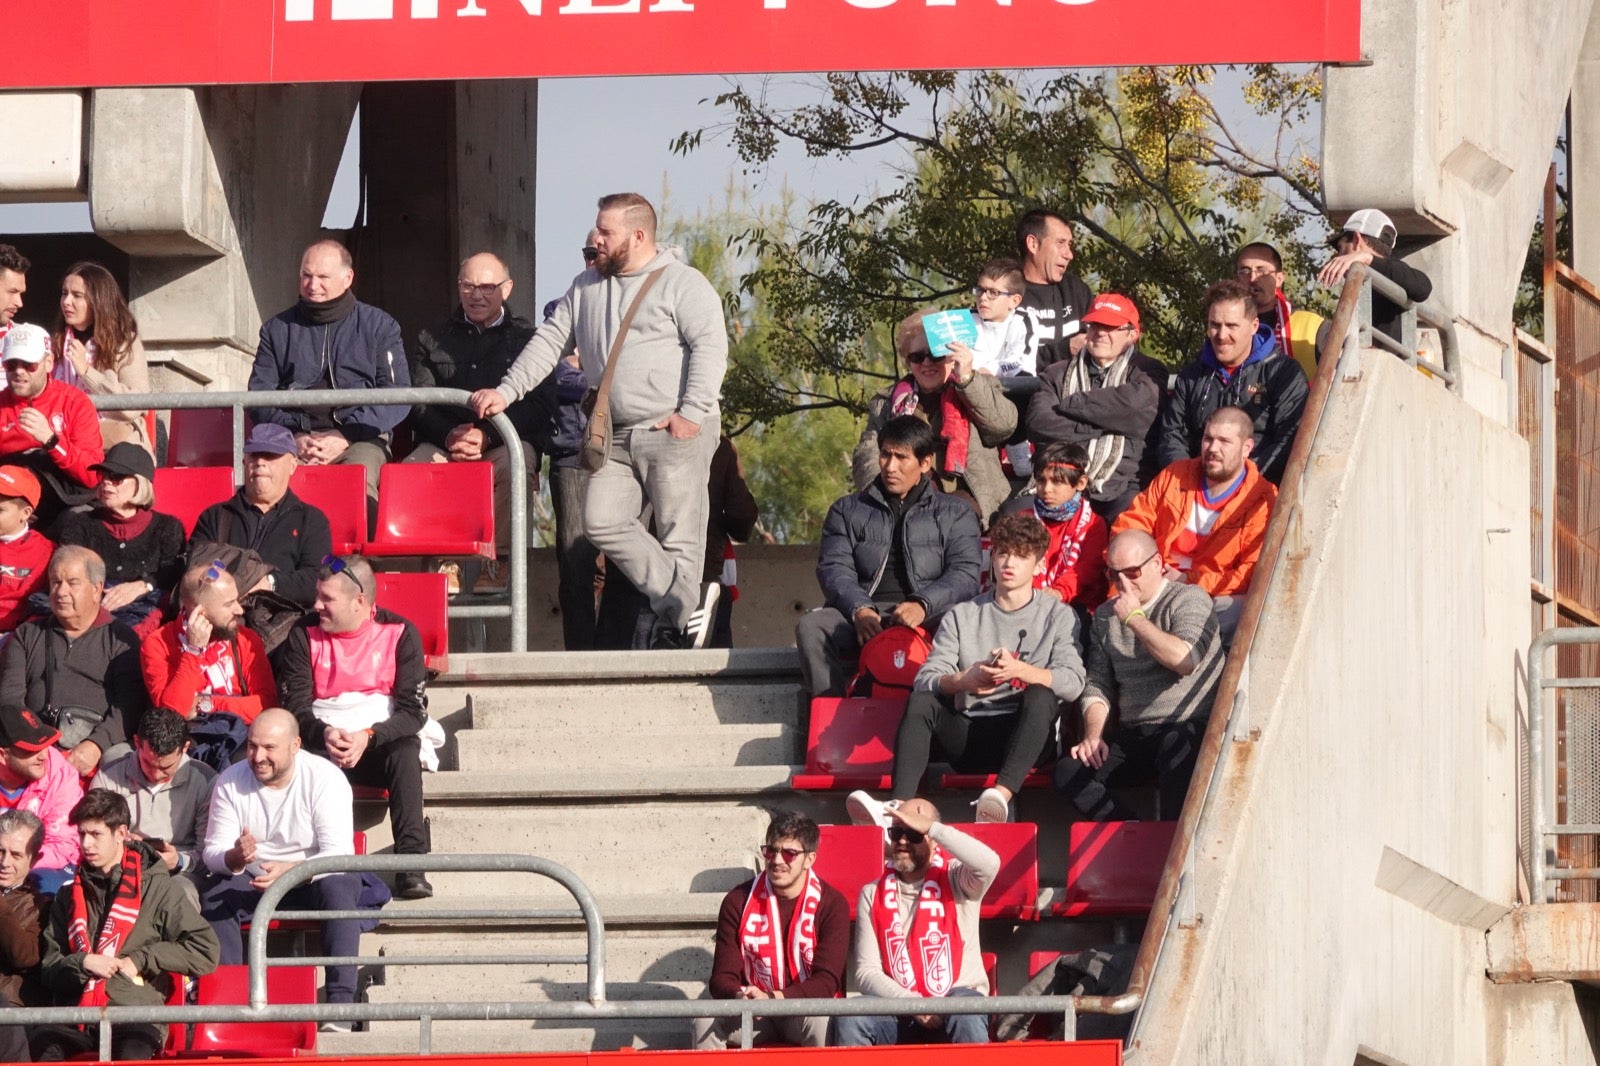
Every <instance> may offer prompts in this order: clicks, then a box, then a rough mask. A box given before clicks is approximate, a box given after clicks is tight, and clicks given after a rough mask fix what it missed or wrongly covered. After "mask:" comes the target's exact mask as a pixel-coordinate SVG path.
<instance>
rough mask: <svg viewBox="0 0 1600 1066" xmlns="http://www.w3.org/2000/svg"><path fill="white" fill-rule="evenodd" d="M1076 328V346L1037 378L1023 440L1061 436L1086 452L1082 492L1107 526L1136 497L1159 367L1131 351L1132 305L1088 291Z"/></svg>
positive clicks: (1135, 348) (1161, 375) (1038, 444)
mask: <svg viewBox="0 0 1600 1066" xmlns="http://www.w3.org/2000/svg"><path fill="white" fill-rule="evenodd" d="M1083 325H1084V329H1085V342H1084V345H1083V348H1082V349H1081V350H1080V351H1078V352H1077V353H1076V354H1073V355H1070V356H1068V357H1067V358H1066V359H1063V360H1062V361H1061V362H1059V363H1054V364H1052V365H1051V366H1050V367H1049V368H1048V369H1046V370H1045V371H1044V372H1043V373H1042V374H1041V375H1040V380H1039V391H1038V392H1036V393H1034V394H1033V399H1032V400H1030V401H1029V402H1028V439H1029V440H1030V441H1032V442H1033V445H1034V447H1035V448H1042V447H1044V446H1045V445H1046V444H1049V443H1051V442H1053V441H1061V442H1063V443H1066V444H1081V445H1083V446H1084V448H1086V449H1087V450H1088V452H1089V469H1088V471H1086V473H1087V474H1088V477H1089V488H1088V492H1087V495H1088V497H1089V502H1090V503H1091V504H1093V505H1094V512H1095V514H1098V515H1100V516H1101V517H1102V518H1104V519H1105V520H1106V522H1107V523H1108V524H1109V523H1111V522H1115V521H1116V519H1117V515H1119V514H1121V513H1122V512H1123V510H1124V509H1125V508H1127V506H1128V504H1129V502H1130V501H1132V499H1133V498H1134V496H1136V495H1138V492H1139V469H1140V465H1141V463H1142V460H1143V458H1144V454H1145V441H1146V438H1147V437H1148V436H1149V435H1150V429H1151V427H1152V426H1154V425H1155V422H1156V415H1157V413H1158V412H1159V410H1160V407H1161V393H1162V391H1163V390H1162V384H1163V382H1165V381H1166V376H1167V372H1166V370H1165V368H1163V367H1162V366H1161V364H1160V363H1158V362H1156V361H1155V360H1154V359H1151V358H1150V357H1149V356H1147V355H1145V354H1144V353H1143V352H1141V351H1139V308H1138V306H1137V305H1136V304H1135V303H1134V302H1133V301H1132V300H1130V299H1128V298H1127V297H1126V296H1122V295H1119V294H1117V293H1105V294H1103V295H1100V296H1096V297H1095V298H1094V300H1093V302H1092V303H1090V305H1089V310H1088V311H1087V312H1085V313H1084V316H1083Z"/></svg>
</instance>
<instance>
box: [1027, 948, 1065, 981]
mask: <svg viewBox="0 0 1600 1066" xmlns="http://www.w3.org/2000/svg"><path fill="white" fill-rule="evenodd" d="M1060 957H1061V952H1059V951H1032V952H1029V953H1028V979H1029V980H1030V981H1031V980H1032V979H1033V978H1035V977H1038V976H1039V971H1040V970H1042V969H1044V968H1045V967H1046V966H1049V965H1050V964H1051V963H1052V962H1055V961H1056V960H1057V959H1059V958H1060Z"/></svg>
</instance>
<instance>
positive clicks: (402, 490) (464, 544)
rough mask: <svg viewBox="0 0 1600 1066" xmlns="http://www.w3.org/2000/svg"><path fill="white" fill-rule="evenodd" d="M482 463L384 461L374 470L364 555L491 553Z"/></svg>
mask: <svg viewBox="0 0 1600 1066" xmlns="http://www.w3.org/2000/svg"><path fill="white" fill-rule="evenodd" d="M494 553H495V550H494V480H493V477H492V474H491V471H490V466H489V464H488V463H387V464H385V465H384V467H383V470H382V471H381V472H380V473H379V474H378V528H377V534H376V535H375V536H374V537H373V538H372V539H371V540H370V541H368V542H367V551H366V554H368V555H384V556H393V555H482V556H484V557H486V558H493V557H494Z"/></svg>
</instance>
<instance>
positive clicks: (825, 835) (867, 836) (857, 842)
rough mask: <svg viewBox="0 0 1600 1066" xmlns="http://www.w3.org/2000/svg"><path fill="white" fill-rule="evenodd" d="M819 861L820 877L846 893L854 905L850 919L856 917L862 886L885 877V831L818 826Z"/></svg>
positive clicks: (818, 870)
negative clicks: (882, 876) (857, 902)
mask: <svg viewBox="0 0 1600 1066" xmlns="http://www.w3.org/2000/svg"><path fill="white" fill-rule="evenodd" d="M817 828H818V829H819V830H820V831H821V834H820V840H819V841H818V843H817V861H816V862H815V863H814V864H812V867H811V868H812V869H813V870H815V871H816V874H817V876H818V877H820V878H822V879H823V880H824V881H826V882H827V883H828V884H830V885H832V886H833V887H834V888H837V889H838V890H839V891H840V892H842V893H844V898H845V899H846V900H848V901H849V903H850V917H851V918H852V919H853V918H855V916H856V899H857V897H859V896H860V895H861V886H863V885H865V884H866V883H867V882H868V881H875V880H877V879H878V877H880V876H881V875H882V874H883V830H882V829H880V828H878V827H877V826H875V825H823V826H818V827H817Z"/></svg>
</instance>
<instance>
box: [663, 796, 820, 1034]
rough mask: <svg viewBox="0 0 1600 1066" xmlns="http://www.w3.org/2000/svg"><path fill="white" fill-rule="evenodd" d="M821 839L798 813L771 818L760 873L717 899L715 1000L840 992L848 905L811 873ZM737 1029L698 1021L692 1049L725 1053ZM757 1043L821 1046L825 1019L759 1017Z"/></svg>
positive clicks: (725, 1021)
mask: <svg viewBox="0 0 1600 1066" xmlns="http://www.w3.org/2000/svg"><path fill="white" fill-rule="evenodd" d="M820 839H821V833H820V832H819V831H818V830H817V823H816V822H813V821H812V820H811V819H810V818H808V817H806V816H805V815H803V814H801V813H799V812H798V811H779V812H777V813H776V814H774V815H773V816H772V821H771V822H769V823H768V825H767V842H766V844H765V845H764V846H763V847H762V848H761V858H762V861H763V862H764V863H765V864H766V870H765V872H764V873H762V874H761V875H760V876H758V877H756V878H755V879H754V880H751V881H746V882H745V883H744V884H742V885H740V886H739V887H737V888H735V889H733V890H732V891H731V892H729V893H728V894H727V895H726V896H724V897H723V900H722V910H721V911H720V912H719V914H718V916H717V947H716V954H715V955H714V956H713V958H712V962H711V996H712V998H713V999H831V998H832V997H833V996H834V994H835V993H837V992H839V991H840V990H841V989H843V988H844V964H845V956H846V954H848V952H849V944H850V904H849V902H848V901H847V900H846V899H845V898H844V896H842V895H841V894H840V893H839V890H838V889H836V888H834V887H833V886H832V885H829V884H827V883H826V882H824V881H823V880H822V878H820V877H818V876H817V875H816V873H815V871H813V870H812V868H811V867H812V866H813V865H814V864H815V863H816V861H817V844H818V842H819V841H820ZM738 1029H739V1019H737V1018H698V1019H696V1020H695V1023H694V1047H695V1048H696V1049H697V1050H701V1051H704V1050H710V1049H716V1048H726V1047H727V1046H728V1041H729V1040H730V1039H731V1038H732V1037H733V1036H734V1034H735V1033H737V1032H738ZM755 1036H756V1039H757V1040H759V1041H761V1042H762V1043H765V1042H767V1041H769V1040H771V1039H773V1038H774V1037H775V1038H777V1039H779V1040H782V1041H784V1042H786V1043H790V1044H798V1045H800V1046H801V1047H823V1046H825V1045H826V1044H827V1037H828V1019H827V1018H826V1017H814V1018H805V1017H800V1018H762V1017H759V1016H757V1018H756V1019H755Z"/></svg>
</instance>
